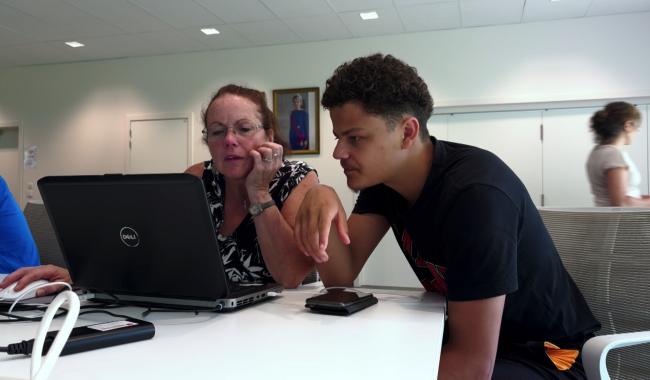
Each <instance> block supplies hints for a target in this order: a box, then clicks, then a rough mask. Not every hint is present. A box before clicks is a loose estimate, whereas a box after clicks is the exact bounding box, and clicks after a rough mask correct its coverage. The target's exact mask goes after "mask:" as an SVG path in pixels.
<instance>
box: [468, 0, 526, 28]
mask: <svg viewBox="0 0 650 380" xmlns="http://www.w3.org/2000/svg"><path fill="white" fill-rule="evenodd" d="M524 3H525V0H490V1H486V0H460V11H461V13H462V23H463V26H464V27H469V26H483V25H499V24H515V23H518V22H521V15H522V13H523V9H524Z"/></svg>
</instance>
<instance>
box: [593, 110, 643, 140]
mask: <svg viewBox="0 0 650 380" xmlns="http://www.w3.org/2000/svg"><path fill="white" fill-rule="evenodd" d="M630 120H632V121H638V120H641V113H640V112H639V110H638V109H637V108H636V107H635V106H634V105H632V104H630V103H627V102H612V103H609V104H607V105H606V106H605V108H603V109H602V110H600V111H598V112H596V113H595V114H594V115H593V116H592V117H591V124H590V127H591V131H592V132H593V133H594V140H595V141H596V143H597V144H609V143H611V142H613V141H614V140H616V138H617V137H618V136H619V135H620V134H621V132H623V130H624V128H625V123H626V122H628V121H630Z"/></svg>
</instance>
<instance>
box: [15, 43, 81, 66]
mask: <svg viewBox="0 0 650 380" xmlns="http://www.w3.org/2000/svg"><path fill="white" fill-rule="evenodd" d="M71 50H72V48H71V47H69V46H66V45H65V44H64V43H63V42H62V41H55V42H37V43H34V44H26V45H18V46H12V47H9V48H3V53H4V52H5V51H7V52H9V51H10V52H12V54H13V55H15V58H17V59H19V60H21V61H23V62H24V63H23V64H25V65H38V64H44V63H58V62H66V61H69V60H72V59H74V58H71V57H70V55H69V54H68V53H70V52H71ZM3 55H4V54H3Z"/></svg>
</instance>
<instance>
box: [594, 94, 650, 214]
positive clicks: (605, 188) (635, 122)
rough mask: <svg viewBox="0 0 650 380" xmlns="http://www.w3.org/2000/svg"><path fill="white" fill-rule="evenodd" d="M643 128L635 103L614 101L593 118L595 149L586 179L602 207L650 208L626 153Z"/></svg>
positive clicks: (636, 170) (598, 204) (649, 202)
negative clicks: (627, 146) (626, 146)
mask: <svg viewBox="0 0 650 380" xmlns="http://www.w3.org/2000/svg"><path fill="white" fill-rule="evenodd" d="M640 127H641V113H640V112H639V110H638V109H637V108H636V107H635V106H634V105H632V104H630V103H626V102H613V103H609V104H607V105H606V106H605V108H604V109H602V110H600V111H598V112H596V113H595V114H594V115H593V116H592V117H591V131H592V132H593V133H594V139H595V140H596V144H597V145H596V146H595V147H594V149H593V150H592V151H591V153H590V154H589V159H588V160H587V176H588V177H589V182H590V183H591V192H592V193H593V194H594V203H595V205H596V206H599V207H607V206H615V207H621V206H625V207H650V197H649V196H648V195H641V191H640V189H639V184H640V183H641V173H640V172H639V169H637V167H636V165H635V164H634V162H633V161H632V159H631V158H630V156H629V155H628V153H627V152H626V151H625V150H624V146H625V145H630V144H631V143H632V138H633V137H634V135H635V134H636V132H638V130H639V128H640Z"/></svg>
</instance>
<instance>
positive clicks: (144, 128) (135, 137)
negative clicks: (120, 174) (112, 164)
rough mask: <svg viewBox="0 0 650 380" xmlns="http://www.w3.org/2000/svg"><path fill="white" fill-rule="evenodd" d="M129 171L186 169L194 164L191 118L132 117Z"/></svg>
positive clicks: (137, 172)
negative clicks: (137, 118)
mask: <svg viewBox="0 0 650 380" xmlns="http://www.w3.org/2000/svg"><path fill="white" fill-rule="evenodd" d="M129 138H130V140H129V157H128V167H127V173H129V174H145V173H182V172H183V171H185V169H187V168H188V166H190V146H189V141H190V125H189V119H188V118H169V119H153V120H131V121H130V131H129Z"/></svg>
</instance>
